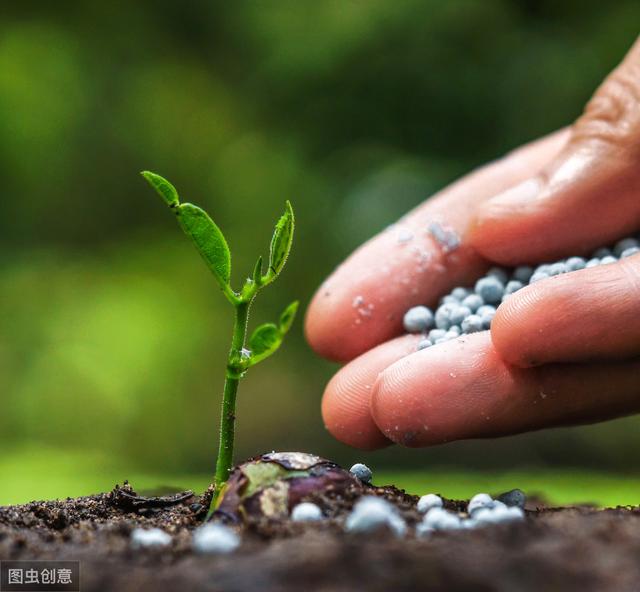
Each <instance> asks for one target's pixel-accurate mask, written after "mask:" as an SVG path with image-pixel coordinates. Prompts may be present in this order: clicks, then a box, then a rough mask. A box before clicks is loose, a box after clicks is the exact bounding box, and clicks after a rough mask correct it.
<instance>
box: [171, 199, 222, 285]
mask: <svg viewBox="0 0 640 592" xmlns="http://www.w3.org/2000/svg"><path fill="white" fill-rule="evenodd" d="M176 213H177V215H178V221H179V222H180V225H181V226H182V229H183V230H184V231H185V233H186V234H187V235H189V236H190V237H191V240H192V241H193V242H194V243H195V245H196V247H197V249H198V251H199V252H200V255H202V258H203V259H204V260H205V261H206V263H207V265H208V266H209V268H210V269H211V271H212V272H213V275H215V276H216V278H217V280H218V282H219V283H220V285H221V286H222V288H223V289H225V290H228V289H229V280H230V279H231V253H230V252H229V247H228V245H227V241H226V239H225V238H224V235H223V234H222V231H221V230H220V229H219V228H218V227H217V226H216V224H215V222H214V221H213V220H212V219H211V218H209V215H208V214H207V213H206V212H205V211H204V210H202V209H200V208H199V207H198V206H194V205H193V204H190V203H184V204H180V205H179V206H178V207H177V211H176Z"/></svg>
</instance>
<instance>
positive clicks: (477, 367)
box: [371, 331, 510, 448]
mask: <svg viewBox="0 0 640 592" xmlns="http://www.w3.org/2000/svg"><path fill="white" fill-rule="evenodd" d="M508 374H509V373H508V372H506V371H504V364H503V363H502V362H501V361H500V360H499V358H498V356H497V354H496V353H495V350H494V349H493V347H492V345H491V340H490V337H489V334H488V332H487V331H485V332H482V333H476V334H473V335H467V336H464V337H459V338H458V339H454V340H452V341H449V342H447V343H443V344H440V345H437V346H434V347H431V348H427V349H425V350H422V351H419V352H416V353H414V354H412V355H410V356H408V357H405V358H403V359H401V360H399V361H398V362H395V363H394V364H392V365H390V366H388V367H387V368H386V369H385V370H384V371H383V372H382V373H381V374H380V376H379V377H378V378H377V380H376V382H375V385H374V389H373V394H372V399H371V413H372V416H373V419H374V421H375V423H376V425H377V426H378V428H379V430H380V431H381V433H382V434H384V436H386V437H387V438H388V439H389V440H391V441H393V442H395V443H397V444H400V445H402V446H406V447H411V448H413V447H423V446H431V445H435V444H442V443H445V442H449V441H452V440H456V439H460V438H465V437H473V436H474V435H475V434H476V433H477V432H480V431H482V429H483V428H484V424H485V422H488V421H491V420H492V418H493V416H494V415H495V414H494V411H495V409H494V403H495V398H494V396H493V395H494V391H501V390H505V388H506V387H504V385H502V382H504V383H508V382H509V380H510V377H509V375H508ZM494 387H495V389H494ZM479 426H480V427H479Z"/></svg>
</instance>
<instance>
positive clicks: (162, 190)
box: [140, 171, 180, 208]
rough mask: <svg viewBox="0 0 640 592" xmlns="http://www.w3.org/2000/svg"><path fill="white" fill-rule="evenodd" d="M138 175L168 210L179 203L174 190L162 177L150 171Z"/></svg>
mask: <svg viewBox="0 0 640 592" xmlns="http://www.w3.org/2000/svg"><path fill="white" fill-rule="evenodd" d="M140 174H141V175H142V176H143V177H144V178H145V179H146V180H147V182H148V183H149V185H151V187H153V188H154V189H155V190H156V191H157V192H158V195H160V197H162V199H164V201H165V202H166V203H167V205H168V206H169V207H170V208H173V207H175V206H177V205H178V204H179V203H180V200H179V199H178V192H177V191H176V188H175V187H174V186H173V185H172V184H171V183H169V181H167V180H166V179H165V178H164V177H161V176H160V175H156V174H155V173H152V172H151V171H142V172H141V173H140Z"/></svg>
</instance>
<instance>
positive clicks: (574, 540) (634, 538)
mask: <svg viewBox="0 0 640 592" xmlns="http://www.w3.org/2000/svg"><path fill="white" fill-rule="evenodd" d="M363 493H364V494H366V495H378V496H382V497H384V498H386V499H387V500H388V501H390V502H392V503H393V504H394V505H396V507H397V508H398V511H399V512H400V513H401V515H402V516H403V518H404V519H405V520H406V522H407V524H408V526H409V529H410V534H409V535H407V536H406V537H405V538H402V539H398V538H395V537H393V536H392V535H391V534H389V533H387V532H378V533H375V534H366V535H356V534H347V533H345V532H344V531H343V524H344V521H345V519H346V516H347V514H348V513H349V511H350V510H351V508H352V507H353V504H354V503H355V502H356V501H357V499H358V498H359V496H361V495H362V494H363ZM417 500H418V498H417V497H415V496H411V495H407V494H406V493H405V492H403V491H401V490H398V489H396V488H394V487H374V486H365V487H364V491H363V489H362V488H355V487H354V488H350V489H347V490H345V491H343V492H341V493H340V494H332V493H324V494H315V495H311V496H309V498H308V501H313V502H315V503H317V504H318V505H320V506H321V507H322V508H323V511H324V513H325V515H326V516H327V518H326V519H325V520H323V521H321V522H313V523H296V522H292V521H291V520H288V519H284V520H278V521H275V520H267V519H265V518H250V519H249V520H248V523H247V524H245V525H244V526H243V527H242V529H241V536H242V544H241V546H240V547H239V549H238V550H237V551H235V552H234V553H231V554H229V555H198V554H196V553H194V552H193V550H192V548H191V538H192V532H193V530H194V529H195V528H196V527H197V526H198V525H199V524H201V523H202V520H203V517H204V514H205V513H206V505H207V500H206V499H200V498H199V497H198V496H196V495H194V494H193V493H191V492H183V493H182V494H177V495H175V496H167V497H160V498H146V497H142V496H138V495H136V493H135V492H134V491H133V489H132V488H131V487H130V486H129V485H127V484H125V485H124V486H122V487H116V488H115V489H114V490H113V491H111V492H109V493H104V494H99V495H93V496H88V497H81V498H77V499H67V500H64V501H47V502H32V503H29V504H25V505H19V506H7V507H2V508H0V559H3V560H8V559H63V560H79V561H80V569H81V589H82V590H84V591H90V590H95V591H101V592H107V591H111V590H114V591H115V590H117V591H120V592H122V591H124V592H126V591H129V590H131V591H134V590H135V591H137V592H143V591H147V590H148V591H154V592H156V591H159V590H185V591H186V590H189V591H197V590H224V591H238V592H250V591H252V590H260V591H269V590H277V591H285V592H286V591H289V590H290V591H296V592H299V591H300V590H305V589H306V590H314V591H315V590H318V591H322V592H324V591H326V592H329V591H332V592H333V591H346V590H371V591H378V590H380V591H383V590H384V591H385V592H386V591H390V590H393V591H394V592H402V591H404V590H418V589H420V590H474V591H478V590H482V591H484V590H524V591H527V590H531V591H536V592H539V591H540V590H545V591H549V590H558V591H562V592H571V591H573V590H576V591H580V592H588V591H592V590H593V591H596V590H597V591H602V590H607V591H612V590H624V591H627V590H629V591H630V590H638V589H640V561H638V558H639V557H640V509H638V508H615V509H608V510H597V509H595V508H591V507H586V506H584V507H573V508H548V507H544V506H542V504H537V505H536V504H535V503H534V504H532V503H531V502H529V505H528V506H527V508H526V510H527V511H526V514H527V516H526V520H525V521H523V522H514V523H508V524H498V525H492V526H487V527H484V528H478V529H473V530H457V531H448V532H437V533H434V534H433V535H432V536H430V537H429V538H427V539H417V538H415V537H414V536H413V534H412V533H413V528H412V527H413V526H415V524H416V523H417V522H418V521H419V520H420V519H421V514H419V513H418V512H417V511H416V509H415V504H416V502H417ZM465 506H466V502H463V501H455V500H445V507H447V508H449V509H452V510H459V511H462V510H463V509H464V508H465ZM139 527H141V528H152V527H156V528H160V529H162V530H164V531H165V532H167V533H169V534H170V535H171V536H172V542H171V544H170V546H168V547H164V548H157V549H135V548H132V546H131V540H130V536H131V532H132V530H133V529H135V528H139Z"/></svg>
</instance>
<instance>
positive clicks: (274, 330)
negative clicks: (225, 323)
mask: <svg viewBox="0 0 640 592" xmlns="http://www.w3.org/2000/svg"><path fill="white" fill-rule="evenodd" d="M298 304H299V303H298V302H297V301H296V302H292V303H291V304H290V305H289V306H287V308H286V309H285V310H284V312H283V313H282V315H280V323H279V324H278V325H275V324H274V323H264V324H263V325H260V326H259V327H256V329H255V331H254V332H253V334H252V335H251V338H250V339H249V347H250V348H251V357H250V358H249V360H250V365H251V366H254V365H255V364H257V363H258V362H262V360H265V359H266V358H268V357H269V356H271V355H272V354H274V353H275V352H276V351H277V349H278V348H279V347H280V345H281V344H282V341H283V339H284V337H285V335H286V334H287V332H288V331H289V329H290V328H291V325H292V324H293V321H294V319H295V316H296V312H297V310H298Z"/></svg>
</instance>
